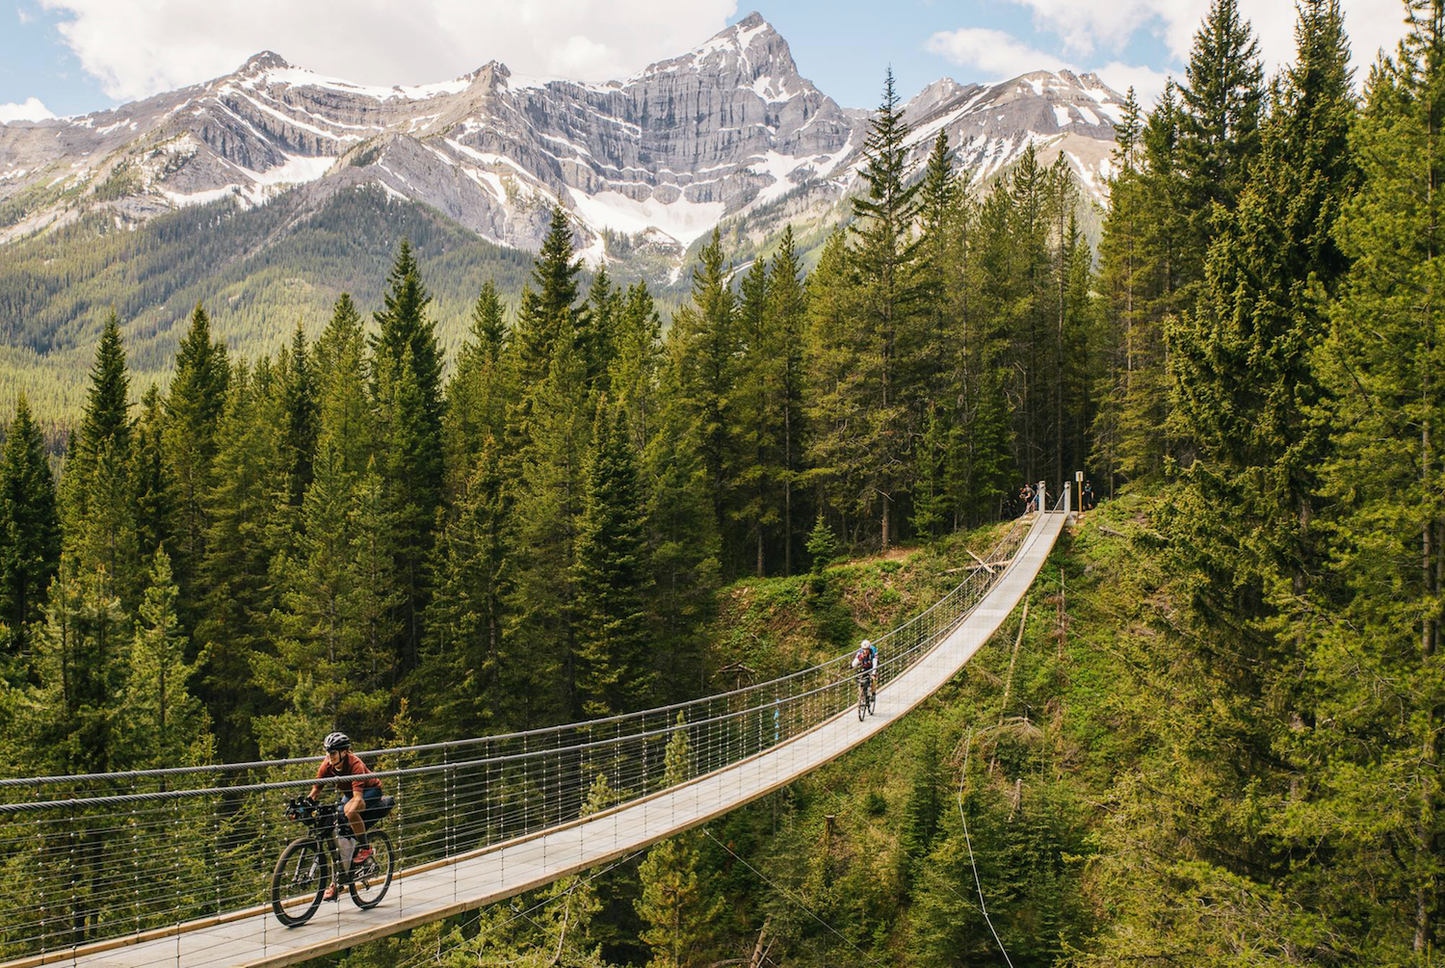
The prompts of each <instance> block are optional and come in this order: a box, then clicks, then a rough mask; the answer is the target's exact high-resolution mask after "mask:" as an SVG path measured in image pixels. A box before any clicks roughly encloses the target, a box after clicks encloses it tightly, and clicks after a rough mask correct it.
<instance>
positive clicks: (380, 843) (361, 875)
mask: <svg viewBox="0 0 1445 968" xmlns="http://www.w3.org/2000/svg"><path fill="white" fill-rule="evenodd" d="M366 839H367V840H368V841H369V842H370V844H371V856H370V857H368V858H367V859H366V860H365V861H363V862H362V863H361V864H360V865H359V866H357V867H354V868H352V871H351V899H352V900H353V901H355V902H356V906H357V907H359V908H361V909H362V910H366V909H367V908H374V907H376V906H377V905H378V904H380V903H381V899H382V898H384V897H386V891H387V888H389V887H391V875H392V872H393V871H394V870H395V868H396V855H395V854H394V853H393V852H392V849H391V838H390V837H388V836H387V835H386V834H384V833H382V832H381V831H380V830H378V831H376V832H375V833H369V834H367V835H366Z"/></svg>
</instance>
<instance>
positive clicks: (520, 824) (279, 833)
mask: <svg viewBox="0 0 1445 968" xmlns="http://www.w3.org/2000/svg"><path fill="white" fill-rule="evenodd" d="M1031 518H1032V516H1030V517H1029V518H1020V519H1019V520H1018V521H1015V522H1014V523H1013V525H1012V526H1011V527H1009V528H1008V529H1007V530H1006V532H1005V533H1004V535H1003V536H1002V537H1001V538H1000V539H999V540H998V542H997V543H996V545H995V546H994V547H993V548H992V549H991V550H990V551H989V553H988V554H987V555H986V556H984V557H983V558H982V565H981V566H980V567H978V568H976V569H975V570H973V571H972V572H971V573H970V574H969V575H968V577H966V578H965V579H964V580H963V581H961V582H960V583H959V584H958V585H956V586H955V587H954V588H953V589H952V590H951V591H949V592H948V593H947V594H945V595H943V596H942V597H941V598H940V599H939V600H938V601H936V602H935V603H934V604H933V605H931V606H930V607H929V608H927V609H925V610H924V611H922V612H921V613H919V614H918V615H915V616H914V617H913V618H911V619H909V620H908V621H906V622H904V623H903V624H901V625H899V626H898V627H896V628H894V629H892V630H891V631H889V632H887V633H885V634H883V635H881V636H879V637H878V638H876V639H875V640H874V642H875V643H876V644H877V646H878V650H879V657H880V664H879V681H880V685H881V686H886V685H887V683H888V682H890V681H892V680H893V679H895V678H897V677H898V676H900V675H902V674H903V673H904V672H906V671H907V670H908V669H909V668H911V667H912V666H913V665H914V664H915V663H916V662H917V661H918V660H919V659H921V658H922V657H923V656H924V655H926V654H927V653H928V652H929V651H931V650H932V648H933V647H934V646H935V645H937V644H939V643H940V642H942V641H943V640H944V639H945V638H946V637H947V636H948V634H949V633H950V632H951V631H952V630H953V629H954V628H955V627H956V626H957V625H958V624H959V623H960V622H961V621H962V620H963V618H964V617H965V616H966V615H967V614H968V612H969V611H971V610H972V609H973V607H974V606H975V605H977V604H978V602H979V601H980V600H982V598H983V597H984V595H986V594H987V593H988V591H989V589H990V588H992V587H993V585H994V583H995V582H997V581H998V579H999V577H1000V576H1001V575H1002V574H1003V572H1004V567H1003V566H1004V565H1006V563H1007V562H1008V561H1009V560H1011V559H1012V558H1013V556H1014V554H1015V553H1016V552H1017V550H1018V549H1019V547H1020V546H1021V544H1022V543H1023V541H1024V539H1025V538H1026V536H1027V534H1028V532H1029V523H1030V520H1031ZM851 655H852V653H851V652H849V653H848V654H845V655H841V656H837V657H835V658H833V659H830V660H828V661H826V662H823V663H820V664H818V665H815V666H811V667H809V668H806V669H802V670H799V671H797V672H794V673H791V674H789V675H785V676H782V677H779V678H777V679H772V680H769V681H766V682H761V683H757V684H754V685H750V686H745V687H743V688H739V689H735V690H733V691H731V692H725V693H720V694H717V695H712V696H707V697H704V698H701V699H697V700H692V701H689V702H684V703H677V704H673V705H669V706H662V707H658V708H656V709H648V710H644V711H641V712H636V713H630V714H626V715H620V716H613V717H609V718H605V719H596V720H590V721H586V722H579V723H570V724H567V725H563V726H556V727H550V728H546V729H538V730H530V731H526V732H518V733H509V734H506V735H498V736H484V737H477V738H474V739H466V740H457V741H451V742H445V743H431V744H423V745H414V746H402V747H392V748H387V749H381V750H370V751H362V752H361V754H360V755H361V756H362V758H363V759H365V760H366V761H367V762H368V763H369V764H370V765H371V766H372V768H373V770H374V771H376V775H377V776H378V777H380V778H381V780H382V781H383V783H384V785H385V787H386V790H387V792H388V793H389V794H391V795H393V796H394V797H395V798H396V801H397V807H396V810H395V811H394V812H393V814H392V815H391V817H390V818H389V819H388V820H387V821H386V827H387V829H388V830H390V832H391V836H392V838H393V839H394V840H395V841H396V842H397V847H398V853H399V856H400V858H401V863H399V864H398V867H407V868H415V867H417V866H419V865H426V864H432V863H437V862H448V861H454V860H456V859H459V858H462V857H464V856H466V855H469V854H473V853H475V852H478V851H482V850H486V849H489V848H493V847H495V846H496V845H499V844H501V843H504V842H507V841H512V840H515V839H517V838H522V837H527V836H531V835H536V834H538V833H539V832H540V831H543V830H547V829H549V828H555V827H557V826H560V825H565V824H568V823H571V822H573V821H576V820H578V819H579V818H580V817H582V816H584V815H587V814H590V813H595V812H597V811H599V810H606V809H610V808H612V807H617V806H620V805H622V804H625V803H627V802H630V801H635V800H637V799H639V798H642V797H646V796H650V795H652V794H655V793H658V792H660V791H661V790H663V789H666V788H668V787H671V786H675V785H678V784H679V783H685V782H689V781H692V780H695V779H697V778H698V777H701V776H705V775H707V774H709V773H713V772H715V771H718V770H722V769H725V768H727V767H729V766H732V765H734V764H736V763H738V762H740V761H742V760H745V759H747V758H750V757H753V756H756V755H758V754H761V753H764V752H766V751H768V750H770V749H773V748H775V747H777V746H779V745H781V744H784V743H787V742H788V741H790V740H792V739H794V738H796V737H798V736H800V735H801V734H803V733H805V732H808V731H809V730H812V729H813V728H815V727H816V726H818V725H820V724H821V723H823V722H825V721H827V720H829V719H830V718H832V717H833V716H835V715H836V714H838V713H840V712H843V711H845V710H847V709H849V708H850V707H852V705H853V704H854V703H855V702H856V700H857V691H856V689H857V687H856V685H855V682H854V676H853V674H852V670H851V669H850V668H849V660H850V658H851ZM679 734H680V735H681V736H682V737H684V738H685V740H686V743H685V744H684V745H685V748H686V757H685V759H684V760H682V761H679V760H678V758H677V757H673V758H672V759H673V760H674V762H673V765H672V768H671V769H669V765H668V760H669V757H668V755H667V751H668V746H669V743H671V742H673V741H674V739H675V738H676V737H678V736H679ZM317 762H318V759H317V758H316V757H308V758H304V759H288V760H269V761H260V762H253V763H236V764H217V765H208V766H198V767H176V768H172V769H163V770H146V771H137V772H127V773H108V774H91V775H86V776H59V777H20V778H9V779H0V877H3V879H4V881H3V882H4V883H5V885H6V888H5V890H4V891H3V892H0V960H5V959H10V958H19V957H24V956H28V955H35V954H43V953H46V952H50V951H55V950H57V949H71V948H74V947H75V946H78V945H83V944H87V943H91V942H96V941H101V940H105V939H108V938H114V937H120V936H127V935H131V934H134V933H139V932H143V931H146V930H148V929H155V928H167V927H173V926H178V925H180V924H182V923H183V922H187V921H192V920H195V919H201V918H206V917H213V916H218V915H224V914H227V913H234V912H237V911H244V910H249V909H252V908H255V907H258V906H260V905H262V904H264V903H265V901H266V897H265V893H266V889H267V884H268V881H269V877H270V873H271V866H272V864H273V863H274V862H275V859H276V857H277V855H278V854H279V852H280V850H281V848H282V846H284V844H285V843H286V842H287V841H289V840H290V839H292V838H293V837H295V836H297V835H299V834H300V833H301V829H300V828H299V827H297V826H295V825H294V824H290V823H289V822H288V821H287V820H286V819H285V803H286V801H287V800H288V799H289V798H291V797H294V796H298V795H300V794H301V793H304V792H306V791H307V789H309V787H310V786H311V784H312V783H313V782H314V780H313V776H314V771H315V766H316V764H317Z"/></svg>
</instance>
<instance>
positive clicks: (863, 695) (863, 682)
mask: <svg viewBox="0 0 1445 968" xmlns="http://www.w3.org/2000/svg"><path fill="white" fill-rule="evenodd" d="M877 703H878V691H877V690H876V689H875V688H874V687H873V673H872V672H871V671H869V670H867V669H864V670H863V671H862V672H860V673H858V722H860V723H861V722H863V720H864V718H865V717H867V716H868V714H869V713H871V712H873V709H874V707H875V706H876V705H877Z"/></svg>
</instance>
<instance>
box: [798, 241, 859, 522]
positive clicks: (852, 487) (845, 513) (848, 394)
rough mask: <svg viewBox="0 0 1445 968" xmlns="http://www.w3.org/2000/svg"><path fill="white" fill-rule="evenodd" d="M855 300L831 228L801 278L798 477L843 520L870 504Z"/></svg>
mask: <svg viewBox="0 0 1445 968" xmlns="http://www.w3.org/2000/svg"><path fill="white" fill-rule="evenodd" d="M859 299H860V296H859V293H858V288H857V287H856V286H855V285H853V280H852V277H851V275H850V273H849V269H848V253H847V248H846V246H845V243H844V236H843V234H842V233H834V234H833V235H832V236H830V237H829V239H828V241H827V243H825V244H824V246H823V253H822V255H821V257H820V258H819V260H818V267H817V268H816V269H814V270H813V272H812V273H811V274H810V275H809V276H808V329H807V334H808V341H807V346H806V349H805V357H804V359H805V364H804V365H805V367H806V373H807V378H806V381H805V384H806V386H807V387H808V393H807V396H806V397H805V400H806V403H805V405H804V414H805V416H806V418H807V421H808V427H809V430H810V433H809V436H808V440H807V449H806V455H807V464H808V465H809V467H808V470H807V472H806V474H805V479H806V480H807V482H809V483H811V484H813V485H814V487H815V488H816V490H817V493H818V498H819V500H820V502H821V503H822V504H823V505H824V506H826V507H828V508H830V509H832V510H833V511H835V512H836V513H837V514H838V515H839V516H840V517H841V518H842V520H843V521H844V522H845V523H846V522H847V521H849V520H852V519H854V516H861V515H866V514H867V513H868V509H869V508H870V507H871V506H873V505H874V500H873V491H872V488H871V487H870V481H869V474H870V468H869V467H868V465H867V464H866V463H865V459H866V454H865V450H866V447H865V444H866V441H865V439H864V434H865V431H864V423H865V421H866V419H867V418H866V412H867V408H868V406H869V394H870V392H871V391H870V388H869V373H868V370H867V368H866V367H865V366H864V363H863V353H864V347H863V342H862V339H861V336H860V334H859V332H858V329H857V325H856V321H857V319H858V316H859V314H860V312H861V310H860V309H859Z"/></svg>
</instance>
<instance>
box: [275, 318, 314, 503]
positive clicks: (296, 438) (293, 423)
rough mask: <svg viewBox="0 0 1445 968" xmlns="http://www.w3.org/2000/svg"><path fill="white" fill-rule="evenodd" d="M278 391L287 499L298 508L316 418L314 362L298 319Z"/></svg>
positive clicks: (307, 477)
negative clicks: (281, 416)
mask: <svg viewBox="0 0 1445 968" xmlns="http://www.w3.org/2000/svg"><path fill="white" fill-rule="evenodd" d="M281 392H282V397H283V401H284V413H285V417H284V419H285V422H286V423H285V433H284V437H283V440H282V444H281V446H282V450H283V452H284V453H285V455H286V479H287V480H288V482H289V489H288V501H289V503H290V505H291V507H293V508H296V509H299V508H300V507H301V500H302V498H303V497H304V496H305V494H306V488H307V487H308V486H309V485H310V484H311V475H312V467H311V465H312V462H313V461H314V460H315V459H316V432H317V420H318V419H319V418H318V414H317V393H318V390H317V383H316V365H315V363H314V361H313V360H312V354H311V353H310V352H309V351H308V350H307V348H306V333H305V331H304V330H303V329H302V328H301V324H300V323H299V322H298V323H297V324H296V333H295V335H293V336H292V337H291V353H290V355H289V356H288V357H286V365H284V366H283V367H281Z"/></svg>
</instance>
